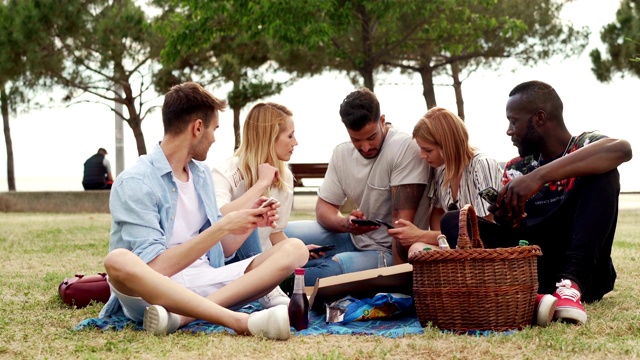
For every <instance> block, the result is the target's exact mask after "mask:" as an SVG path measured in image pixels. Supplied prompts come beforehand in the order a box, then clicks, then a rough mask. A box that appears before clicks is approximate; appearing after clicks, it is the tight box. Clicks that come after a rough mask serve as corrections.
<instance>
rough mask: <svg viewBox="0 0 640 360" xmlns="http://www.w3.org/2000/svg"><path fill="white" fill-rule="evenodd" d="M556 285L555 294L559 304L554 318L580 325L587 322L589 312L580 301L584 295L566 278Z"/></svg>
mask: <svg viewBox="0 0 640 360" xmlns="http://www.w3.org/2000/svg"><path fill="white" fill-rule="evenodd" d="M556 286H557V287H558V288H557V289H556V292H555V293H553V296H555V297H556V298H557V299H558V305H557V306H556V311H555V313H554V314H553V318H554V319H562V320H563V321H566V322H570V323H574V324H578V325H582V324H584V323H586V322H587V312H586V311H584V306H582V302H581V301H580V298H581V297H582V295H581V294H580V291H579V290H578V288H577V287H576V286H575V285H573V284H572V283H571V281H569V280H566V279H562V280H560V282H559V283H556Z"/></svg>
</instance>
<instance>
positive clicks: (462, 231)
mask: <svg viewBox="0 0 640 360" xmlns="http://www.w3.org/2000/svg"><path fill="white" fill-rule="evenodd" d="M467 219H468V220H470V221H471V232H472V236H473V239H472V240H473V242H472V241H471V239H469V232H468V231H467V221H468V220H467ZM458 226H459V228H458V245H456V249H473V248H480V249H484V243H483V242H482V240H481V239H480V230H479V229H478V216H477V215H476V210H475V209H474V208H473V206H472V205H471V204H467V205H465V206H463V207H462V209H460V220H459V221H458Z"/></svg>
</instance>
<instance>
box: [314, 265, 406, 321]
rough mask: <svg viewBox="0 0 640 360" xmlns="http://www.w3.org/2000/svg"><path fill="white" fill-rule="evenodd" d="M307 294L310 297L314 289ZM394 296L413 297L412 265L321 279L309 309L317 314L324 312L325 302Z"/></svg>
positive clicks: (318, 281) (315, 287)
mask: <svg viewBox="0 0 640 360" xmlns="http://www.w3.org/2000/svg"><path fill="white" fill-rule="evenodd" d="M306 290H307V294H309V290H311V289H310V288H307V289H306ZM392 292H393V293H401V294H405V295H413V265H411V264H401V265H394V266H389V267H383V268H378V269H371V270H365V271H358V272H354V273H349V274H343V275H337V276H330V277H326V278H322V279H318V280H316V285H315V286H314V287H313V290H312V291H311V292H310V296H309V306H310V307H311V308H313V309H314V310H316V311H324V304H325V302H332V301H335V300H338V299H341V298H343V297H345V296H347V295H351V296H353V297H355V298H358V299H365V298H372V297H374V296H375V295H376V294H377V293H392Z"/></svg>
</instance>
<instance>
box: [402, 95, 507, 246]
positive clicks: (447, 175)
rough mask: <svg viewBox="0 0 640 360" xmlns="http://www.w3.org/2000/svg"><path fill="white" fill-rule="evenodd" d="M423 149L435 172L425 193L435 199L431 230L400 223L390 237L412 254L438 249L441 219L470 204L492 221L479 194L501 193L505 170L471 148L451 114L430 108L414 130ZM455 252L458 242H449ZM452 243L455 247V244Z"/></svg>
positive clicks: (424, 156) (493, 160) (457, 120)
mask: <svg viewBox="0 0 640 360" xmlns="http://www.w3.org/2000/svg"><path fill="white" fill-rule="evenodd" d="M413 138H414V139H415V140H416V142H417V143H418V146H420V154H421V155H420V156H421V157H422V158H423V159H425V161H426V162H428V163H429V165H431V167H432V168H434V169H435V176H434V183H433V184H432V186H429V188H428V189H427V190H426V191H428V192H429V194H428V195H429V196H431V197H433V198H434V201H433V204H434V207H433V209H432V211H431V215H430V220H429V223H430V230H426V231H425V230H421V229H419V228H417V227H416V226H415V225H413V224H411V223H410V222H407V221H404V220H399V221H398V222H397V225H399V226H398V227H396V228H395V229H393V230H389V234H390V235H392V236H393V237H394V238H396V239H398V240H399V241H400V242H401V243H402V244H403V246H404V247H405V248H408V249H409V253H412V252H414V251H419V250H422V249H423V248H424V247H426V246H432V247H433V246H436V247H437V245H438V241H437V236H438V235H440V219H441V217H442V216H443V214H444V213H445V210H447V211H454V210H458V209H459V208H460V207H462V206H464V205H466V204H471V205H473V207H474V208H475V210H476V213H477V214H478V217H481V218H484V219H486V220H489V221H492V220H493V214H491V213H490V212H489V211H488V210H487V208H488V207H489V204H488V203H487V202H484V201H483V200H482V199H481V198H480V196H479V195H478V192H480V191H481V190H483V189H485V188H487V187H489V186H492V187H494V188H496V189H500V187H501V182H500V179H501V178H502V169H501V168H500V165H499V164H498V162H497V161H496V160H495V159H493V158H491V157H488V156H487V155H485V154H483V153H482V152H480V151H478V150H477V149H476V148H474V147H472V146H471V145H470V144H469V134H468V132H467V129H466V126H465V124H464V122H463V121H462V120H461V119H460V118H459V117H458V116H457V115H456V114H454V113H452V112H451V111H449V110H447V109H444V108H441V107H434V108H431V109H430V110H429V111H428V112H427V114H426V115H424V116H423V117H422V118H421V119H420V120H419V121H418V123H417V124H416V125H415V127H414V129H413ZM448 241H449V243H450V246H451V247H452V248H453V247H454V246H455V243H453V242H457V239H448ZM452 243H453V244H452Z"/></svg>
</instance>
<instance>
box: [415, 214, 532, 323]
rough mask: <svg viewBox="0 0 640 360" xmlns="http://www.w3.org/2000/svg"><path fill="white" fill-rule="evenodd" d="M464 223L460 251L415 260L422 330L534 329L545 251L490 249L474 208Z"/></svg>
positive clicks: (420, 255) (435, 252)
mask: <svg viewBox="0 0 640 360" xmlns="http://www.w3.org/2000/svg"><path fill="white" fill-rule="evenodd" d="M468 220H469V221H470V223H471V232H472V235H473V238H472V239H469V234H468V230H467V221H468ZM459 223H460V229H459V236H458V245H457V248H456V249H451V250H433V251H418V252H416V253H414V254H412V255H411V256H410V257H409V262H410V263H412V264H413V296H414V300H415V305H416V310H417V313H418V319H419V320H420V325H422V326H423V327H426V326H427V325H428V324H429V323H431V325H432V326H435V327H437V328H439V329H441V330H450V331H455V332H466V331H470V330H495V331H505V330H511V329H521V328H523V327H526V326H529V325H531V322H532V319H533V310H534V309H533V308H534V304H535V299H536V293H537V291H538V272H537V256H540V255H542V252H541V251H540V247H538V246H520V247H510V248H498V249H485V248H484V244H483V243H482V240H481V239H480V234H479V231H478V218H477V217H476V213H475V210H474V209H473V206H471V205H466V206H464V207H463V208H462V209H461V210H460V221H459Z"/></svg>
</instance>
